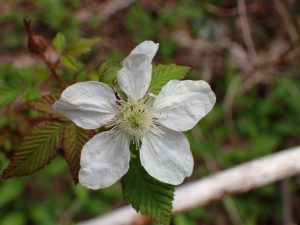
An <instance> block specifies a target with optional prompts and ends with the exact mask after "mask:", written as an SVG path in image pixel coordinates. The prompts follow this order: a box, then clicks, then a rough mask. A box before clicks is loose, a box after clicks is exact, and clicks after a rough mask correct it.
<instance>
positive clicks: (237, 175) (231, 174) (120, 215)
mask: <svg viewBox="0 0 300 225" xmlns="http://www.w3.org/2000/svg"><path fill="white" fill-rule="evenodd" d="M296 175H300V147H294V148H291V149H287V150H283V151H281V152H279V153H275V154H272V155H270V156H266V157H263V158H260V159H256V160H253V161H250V162H248V163H244V164H241V165H239V166H236V167H234V168H231V169H228V170H225V171H223V172H219V173H216V174H215V175H212V176H209V177H207V178H204V179H202V180H199V181H195V182H192V183H190V184H186V185H183V186H181V187H179V188H177V189H176V192H175V199H174V202H173V212H174V214H176V213H180V212H185V211H188V210H190V209H193V208H195V207H199V206H203V205H206V204H208V203H210V202H212V201H215V200H219V199H222V198H224V197H226V196H228V195H230V194H236V193H242V192H246V191H249V190H251V189H255V188H258V187H261V186H264V185H266V184H270V183H273V182H275V181H279V180H282V179H284V178H287V177H291V176H296ZM141 218H142V216H141V215H140V214H137V213H136V212H135V211H134V209H132V208H131V207H130V206H127V207H123V208H121V209H118V210H116V211H113V212H111V213H108V214H106V215H103V216H100V217H97V218H94V219H91V220H88V221H85V222H81V223H79V224H78V225H107V224H109V225H131V224H137V223H136V221H138V220H139V219H141Z"/></svg>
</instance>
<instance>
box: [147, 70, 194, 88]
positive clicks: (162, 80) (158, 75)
mask: <svg viewBox="0 0 300 225" xmlns="http://www.w3.org/2000/svg"><path fill="white" fill-rule="evenodd" d="M190 69H191V68H190V67H188V66H180V65H175V64H170V65H157V66H154V67H153V71H152V80H151V84H150V87H149V92H152V93H154V94H158V93H159V91H160V89H161V88H162V87H163V86H164V85H165V84H166V83H167V82H168V81H169V80H180V79H183V78H185V77H186V75H187V73H188V72H189V71H190Z"/></svg>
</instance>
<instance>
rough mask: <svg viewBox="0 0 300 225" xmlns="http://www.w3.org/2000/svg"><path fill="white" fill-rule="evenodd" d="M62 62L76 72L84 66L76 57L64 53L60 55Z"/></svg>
mask: <svg viewBox="0 0 300 225" xmlns="http://www.w3.org/2000/svg"><path fill="white" fill-rule="evenodd" d="M60 62H61V63H62V64H63V65H64V66H65V67H67V68H68V69H71V70H73V71H75V72H77V71H78V70H80V69H81V68H82V66H83V65H82V63H81V62H80V61H78V60H77V59H76V58H74V57H72V56H70V55H63V56H61V57H60Z"/></svg>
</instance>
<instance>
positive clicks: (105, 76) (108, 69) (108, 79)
mask: <svg viewBox="0 0 300 225" xmlns="http://www.w3.org/2000/svg"><path fill="white" fill-rule="evenodd" d="M120 68H121V66H120V65H119V64H116V63H109V62H103V63H101V65H100V66H99V70H98V72H99V81H100V82H103V83H106V84H108V85H110V86H113V85H114V84H116V83H117V72H118V70H119V69H120Z"/></svg>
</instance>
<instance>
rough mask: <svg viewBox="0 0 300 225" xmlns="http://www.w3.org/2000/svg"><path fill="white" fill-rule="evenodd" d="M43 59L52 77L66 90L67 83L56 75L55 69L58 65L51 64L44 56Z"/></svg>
mask: <svg viewBox="0 0 300 225" xmlns="http://www.w3.org/2000/svg"><path fill="white" fill-rule="evenodd" d="M42 59H43V62H44V63H45V65H46V66H47V68H48V69H49V71H50V74H51V76H52V77H53V78H54V79H55V80H57V81H58V82H59V83H60V85H61V86H62V87H63V88H66V87H67V86H68V84H67V82H65V81H64V80H62V79H61V78H60V77H59V76H58V74H57V73H56V70H55V67H56V65H57V63H55V64H51V63H50V62H49V61H48V60H47V59H46V57H45V55H44V54H43V55H42Z"/></svg>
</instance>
